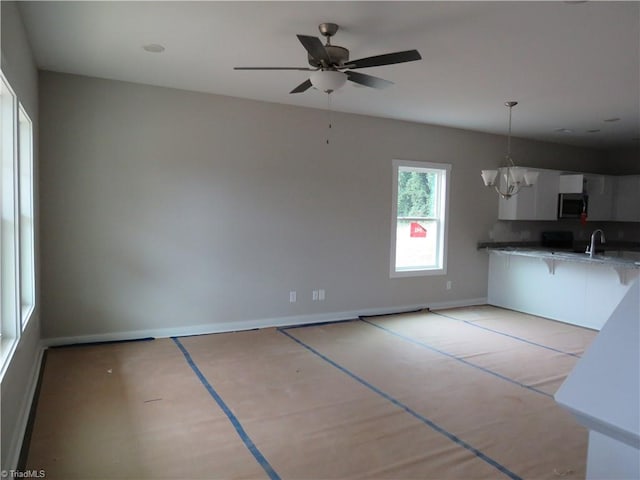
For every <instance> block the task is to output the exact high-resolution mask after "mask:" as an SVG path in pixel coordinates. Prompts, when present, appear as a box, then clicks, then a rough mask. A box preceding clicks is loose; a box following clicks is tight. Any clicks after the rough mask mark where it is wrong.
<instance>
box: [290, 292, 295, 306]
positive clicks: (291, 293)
mask: <svg viewBox="0 0 640 480" xmlns="http://www.w3.org/2000/svg"><path fill="white" fill-rule="evenodd" d="M289 303H296V292H295V290H291V291H290V292H289Z"/></svg>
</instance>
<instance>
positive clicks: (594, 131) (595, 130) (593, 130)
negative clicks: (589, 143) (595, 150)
mask: <svg viewBox="0 0 640 480" xmlns="http://www.w3.org/2000/svg"><path fill="white" fill-rule="evenodd" d="M599 131H600V129H599V128H594V129H592V130H587V133H597V132H599Z"/></svg>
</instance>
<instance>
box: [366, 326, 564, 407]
mask: <svg viewBox="0 0 640 480" xmlns="http://www.w3.org/2000/svg"><path fill="white" fill-rule="evenodd" d="M360 321H361V322H364V323H366V324H367V325H371V326H372V327H375V328H379V329H380V330H382V331H384V332H387V333H388V334H390V335H395V336H396V337H398V338H402V339H403V340H406V341H407V342H411V343H413V344H415V345H418V346H420V347H424V348H427V349H429V350H431V351H434V352H436V353H439V354H440V355H444V356H446V357H449V358H452V359H454V360H457V361H458V362H461V363H464V364H465V365H468V366H470V367H473V368H477V369H478V370H482V371H483V372H485V373H488V374H490V375H493V376H494V377H498V378H500V379H502V380H506V381H507V382H510V383H513V384H514V385H518V386H519V387H522V388H526V389H527V390H531V391H533V392H536V393H539V394H540V395H545V396H547V397H549V398H553V395H551V394H550V393H547V392H544V391H542V390H538V389H537V388H536V387H532V386H530V385H526V384H524V383H520V382H518V381H517V380H514V379H513V378H509V377H507V376H505V375H502V374H500V373H498V372H494V371H493V370H489V369H488V368H484V367H481V366H480V365H476V364H475V363H471V362H469V361H467V360H465V359H464V358H460V357H456V356H455V355H453V354H451V353H448V352H445V351H443V350H440V349H438V348H436V347H432V346H431V345H429V344H428V343H424V342H421V341H420V340H416V339H415V338H411V337H407V336H406V335H403V334H401V333H398V332H394V331H393V330H390V329H388V328H386V327H382V326H380V325H377V324H375V323H373V322H370V321H369V320H364V319H362V318H361V319H360Z"/></svg>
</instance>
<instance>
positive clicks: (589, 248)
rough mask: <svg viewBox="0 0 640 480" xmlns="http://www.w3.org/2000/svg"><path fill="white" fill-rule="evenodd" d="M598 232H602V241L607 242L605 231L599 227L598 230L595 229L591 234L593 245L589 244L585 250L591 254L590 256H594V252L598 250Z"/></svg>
mask: <svg viewBox="0 0 640 480" xmlns="http://www.w3.org/2000/svg"><path fill="white" fill-rule="evenodd" d="M598 232H600V243H606V240H605V238H604V232H603V231H602V230H600V229H599V228H598V229H597V230H594V231H593V233H592V234H591V245H590V246H588V247H587V249H586V250H585V252H584V253H588V254H589V258H593V254H594V252H595V251H596V233H598Z"/></svg>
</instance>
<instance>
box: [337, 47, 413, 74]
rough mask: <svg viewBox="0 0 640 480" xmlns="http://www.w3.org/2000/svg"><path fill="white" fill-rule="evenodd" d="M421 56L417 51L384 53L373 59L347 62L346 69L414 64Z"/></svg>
mask: <svg viewBox="0 0 640 480" xmlns="http://www.w3.org/2000/svg"><path fill="white" fill-rule="evenodd" d="M421 59H422V56H421V55H420V53H419V52H418V51H417V50H407V51H404V52H395V53H386V54H384V55H376V56H374V57H366V58H360V59H358V60H352V61H349V62H348V63H347V64H346V65H345V67H346V68H351V69H353V68H367V67H380V66H382V65H393V64H394V63H404V62H414V61H416V60H421Z"/></svg>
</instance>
